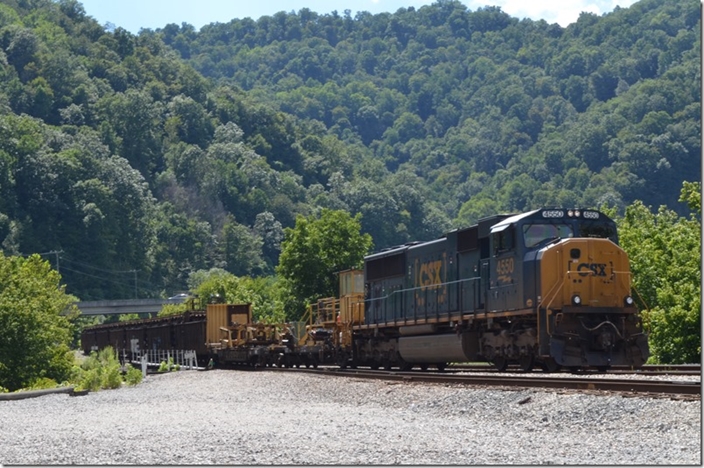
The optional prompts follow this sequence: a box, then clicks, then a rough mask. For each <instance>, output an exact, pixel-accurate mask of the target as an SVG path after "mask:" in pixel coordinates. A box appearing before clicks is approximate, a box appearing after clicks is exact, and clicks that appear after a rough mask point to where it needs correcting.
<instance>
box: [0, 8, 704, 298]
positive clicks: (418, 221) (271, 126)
mask: <svg viewBox="0 0 704 468" xmlns="http://www.w3.org/2000/svg"><path fill="white" fill-rule="evenodd" d="M222 21H223V22H222V23H216V24H211V25H208V26H206V27H204V28H202V29H201V30H200V31H196V30H195V29H194V28H193V27H192V26H190V25H188V24H187V23H183V24H181V25H180V26H179V25H174V24H170V25H165V26H164V28H162V29H157V30H142V31H141V32H140V33H139V34H138V35H133V34H130V33H129V32H127V31H125V30H123V29H121V28H116V29H114V28H105V27H104V26H102V25H100V24H98V23H97V22H96V21H94V20H93V19H92V18H90V17H88V16H87V15H86V13H85V10H84V9H83V7H82V5H81V3H80V2H78V1H75V0H59V1H52V0H0V247H1V248H2V250H3V252H4V253H5V254H6V255H26V254H30V253H34V252H38V253H42V254H44V256H45V258H46V259H47V260H50V261H51V262H52V265H53V266H54V267H55V268H57V269H59V271H60V273H61V275H62V278H63V282H65V283H66V284H67V291H68V292H70V293H72V294H74V295H76V296H78V297H79V298H81V299H83V300H92V299H103V298H111V299H115V298H129V297H135V296H138V297H154V296H159V295H167V296H168V295H171V294H172V293H174V292H177V291H181V290H186V289H187V279H188V276H189V274H190V273H192V272H194V271H197V270H208V269H210V268H213V267H217V268H222V269H224V270H226V271H229V272H231V273H233V274H235V275H237V276H253V277H256V276H266V275H271V274H272V273H273V271H274V270H273V269H274V267H275V266H276V265H277V263H278V257H279V253H280V243H281V240H282V239H283V230H284V228H286V227H292V226H294V224H295V220H296V216H297V215H306V216H307V215H310V214H313V213H317V212H319V211H320V210H321V209H323V208H329V209H334V210H338V209H343V210H346V211H349V212H350V213H351V214H352V215H355V214H357V213H360V214H361V225H362V230H363V231H364V232H365V233H368V234H370V235H371V236H372V239H373V243H374V249H375V250H378V249H381V248H385V247H388V246H391V245H395V244H400V243H403V242H407V241H410V240H426V239H430V238H433V237H435V236H437V235H439V234H441V233H443V232H445V231H447V230H448V229H451V228H453V227H458V226H466V225H468V224H470V223H473V222H475V221H476V220H477V219H479V218H481V217H483V216H486V215H489V214H494V213H496V212H514V211H521V210H524V209H530V208H535V207H537V206H541V205H575V206H577V205H579V206H584V207H598V206H601V205H608V206H609V207H613V208H616V209H617V210H618V212H620V213H623V212H624V210H625V208H626V207H627V206H628V205H630V204H631V203H633V202H634V201H635V200H642V201H643V202H644V203H645V204H646V205H651V206H654V207H657V206H659V205H667V206H668V207H669V208H671V209H673V210H676V211H677V212H679V213H680V214H682V215H685V214H687V212H686V209H687V207H686V206H685V205H684V204H682V203H678V202H677V200H678V197H679V195H680V189H681V187H682V182H683V181H698V180H701V94H700V90H701V86H700V82H701V72H700V70H701V55H700V50H701V38H700V29H701V24H700V3H699V2H697V1H694V0H684V1H683V0H641V1H640V2H638V3H635V4H634V5H632V6H631V7H630V8H627V9H620V8H617V9H616V10H615V11H614V12H612V13H608V14H605V15H603V16H596V15H593V14H587V13H583V14H582V15H581V16H580V18H579V20H578V21H577V22H576V23H574V24H572V25H570V26H568V27H567V28H562V27H560V26H559V25H557V24H552V25H550V24H547V23H546V22H544V21H531V20H527V19H525V20H520V21H519V20H518V19H516V18H512V17H510V16H509V15H507V14H505V13H503V12H502V11H501V10H500V9H498V8H494V7H487V8H483V9H480V10H477V11H470V10H468V9H467V8H466V7H465V6H463V5H462V4H461V3H460V2H458V1H452V0H439V1H437V2H436V3H433V4H432V5H429V6H424V7H422V8H419V9H418V10H415V9H413V8H408V9H401V10H399V11H397V12H395V13H393V14H378V15H371V14H368V13H360V14H357V15H356V16H354V17H352V16H351V15H350V14H349V13H348V12H345V13H343V14H339V13H337V12H331V13H329V14H317V13H314V12H311V11H310V10H307V9H303V10H301V11H299V12H295V13H294V12H292V13H284V12H281V13H277V14H276V15H274V16H271V17H269V16H265V17H262V18H260V19H258V20H256V21H255V20H252V19H248V18H247V19H243V20H232V21H229V19H227V18H223V19H222ZM57 260H58V261H57Z"/></svg>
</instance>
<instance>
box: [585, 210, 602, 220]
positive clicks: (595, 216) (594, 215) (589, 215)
mask: <svg viewBox="0 0 704 468" xmlns="http://www.w3.org/2000/svg"><path fill="white" fill-rule="evenodd" d="M582 216H584V217H585V218H587V219H599V213H598V212H596V211H585V212H584V213H582Z"/></svg>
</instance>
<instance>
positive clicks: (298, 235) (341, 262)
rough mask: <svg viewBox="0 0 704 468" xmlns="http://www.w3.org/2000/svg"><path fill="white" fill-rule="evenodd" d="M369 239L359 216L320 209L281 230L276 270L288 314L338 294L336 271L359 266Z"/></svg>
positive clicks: (297, 219)
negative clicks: (363, 231)
mask: <svg viewBox="0 0 704 468" xmlns="http://www.w3.org/2000/svg"><path fill="white" fill-rule="evenodd" d="M371 245H372V238H371V236H370V235H369V234H362V233H361V215H360V214H357V215H356V216H354V217H352V216H351V215H350V214H349V213H347V212H346V211H342V210H330V209H323V210H322V211H321V212H320V215H319V216H315V215H313V216H309V217H303V216H299V217H298V218H296V226H295V227H294V228H286V229H285V230H284V241H283V242H282V244H281V256H280V257H279V265H278V266H277V268H276V272H277V274H278V275H279V277H280V278H281V281H282V290H283V291H285V292H286V293H287V303H286V306H287V309H286V310H287V316H288V317H289V318H292V319H296V318H298V317H300V316H301V315H302V314H303V312H304V310H305V307H306V305H307V304H308V303H310V302H313V301H315V300H317V299H319V298H321V297H333V296H337V295H338V279H337V275H336V274H337V273H338V272H340V271H344V270H347V269H350V268H359V267H361V266H362V261H363V260H364V256H365V255H366V254H367V253H368V252H369V249H370V248H371Z"/></svg>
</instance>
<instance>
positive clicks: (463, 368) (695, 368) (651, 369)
mask: <svg viewBox="0 0 704 468" xmlns="http://www.w3.org/2000/svg"><path fill="white" fill-rule="evenodd" d="M446 371H455V372H490V373H498V372H499V371H498V370H497V369H495V368H494V367H493V366H492V365H491V364H482V363H480V364H456V365H450V366H448V367H447V369H446ZM505 372H509V373H512V372H516V373H522V374H526V372H525V371H523V370H521V369H520V368H518V367H517V366H509V367H508V369H506V371H505ZM532 372H536V373H542V371H541V370H539V369H534V370H533V371H532ZM562 372H568V373H575V374H578V375H579V374H585V375H586V374H590V375H593V374H601V375H603V374H611V375H613V374H628V375H634V374H635V375H663V374H664V375H701V374H702V367H701V365H700V364H648V365H645V366H643V367H641V368H640V369H631V368H629V367H626V366H614V367H611V368H610V369H608V370H607V371H605V372H598V371H591V370H587V371H579V372H572V371H570V370H569V369H562Z"/></svg>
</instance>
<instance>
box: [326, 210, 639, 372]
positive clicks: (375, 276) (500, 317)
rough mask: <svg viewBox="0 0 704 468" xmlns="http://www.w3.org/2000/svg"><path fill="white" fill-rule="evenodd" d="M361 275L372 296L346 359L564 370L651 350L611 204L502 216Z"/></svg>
mask: <svg viewBox="0 0 704 468" xmlns="http://www.w3.org/2000/svg"><path fill="white" fill-rule="evenodd" d="M362 275H363V276H362ZM362 277H363V280H362V279H361V278H362ZM355 281H357V282H358V283H361V282H362V281H363V286H361V284H360V285H358V286H357V292H358V293H359V294H362V293H363V296H364V301H363V303H361V302H358V303H357V304H356V305H355V306H353V307H352V309H353V310H354V312H352V313H351V315H350V316H348V317H344V318H345V319H346V320H347V321H348V322H349V329H350V331H351V336H350V340H349V342H348V343H347V344H342V345H341V346H340V348H339V349H338V353H337V357H338V363H339V364H340V365H341V366H343V367H344V366H347V365H352V366H356V365H364V366H371V367H372V368H376V367H379V366H383V367H385V368H391V367H393V366H396V367H399V368H401V369H410V368H412V367H413V366H419V367H421V368H427V367H428V366H435V367H437V368H439V369H442V368H444V367H445V365H446V364H447V363H448V362H474V361H478V360H486V361H489V362H491V363H493V364H494V366H495V367H497V368H498V369H505V368H506V366H507V365H508V364H509V363H516V364H518V365H520V367H521V368H522V369H524V370H530V369H531V368H533V366H534V365H540V366H542V367H543V368H544V369H545V370H547V371H553V370H556V369H558V368H559V367H560V366H566V367H569V368H573V369H575V368H597V369H606V368H608V367H610V366H612V365H628V366H632V367H640V366H642V365H643V364H644V363H645V361H646V360H647V358H648V356H649V350H648V341H647V336H646V334H645V333H644V332H643V329H642V325H641V321H640V318H639V314H638V311H637V309H636V307H635V304H634V301H633V298H632V296H631V273H630V268H629V261H628V256H627V254H626V252H625V251H624V250H623V249H621V248H620V247H619V246H618V235H617V231H616V224H615V223H614V221H613V220H612V219H610V218H609V217H608V216H606V215H605V214H604V213H602V212H600V211H596V210H581V209H562V208H543V209H538V210H534V211H530V212H527V213H522V214H515V215H497V216H492V217H489V218H485V219H482V220H480V221H479V222H478V223H477V224H476V225H474V226H470V227H468V228H465V229H457V230H454V231H451V232H449V233H447V234H446V235H444V236H442V237H440V238H438V239H435V240H432V241H429V242H414V243H409V244H406V245H402V246H398V247H395V248H391V249H388V250H384V251H381V252H379V253H376V254H373V255H370V256H367V257H366V258H365V261H364V270H363V272H357V273H356V280H355Z"/></svg>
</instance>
